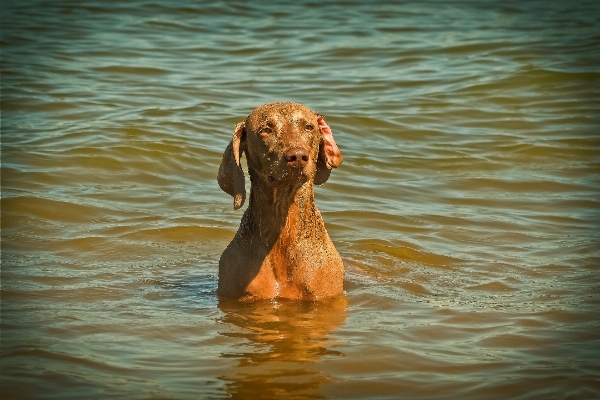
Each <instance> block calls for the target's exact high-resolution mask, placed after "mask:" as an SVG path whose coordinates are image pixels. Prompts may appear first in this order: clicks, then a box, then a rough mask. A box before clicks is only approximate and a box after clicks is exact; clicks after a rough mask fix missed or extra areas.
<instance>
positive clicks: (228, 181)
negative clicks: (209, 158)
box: [217, 121, 246, 210]
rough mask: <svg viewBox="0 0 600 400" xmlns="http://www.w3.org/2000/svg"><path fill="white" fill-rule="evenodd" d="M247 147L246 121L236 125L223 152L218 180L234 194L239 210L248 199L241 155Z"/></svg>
mask: <svg viewBox="0 0 600 400" xmlns="http://www.w3.org/2000/svg"><path fill="white" fill-rule="evenodd" d="M245 149H246V133H245V121H242V122H240V123H239V124H237V125H236V126H235V130H234V131H233V137H232V139H231V142H230V143H229V145H228V146H227V148H226V149H225V152H224V153H223V160H222V161H221V166H220V167H219V174H218V175H217V181H218V182H219V186H220V187H221V189H223V191H224V192H225V193H227V194H229V195H231V196H233V208H234V209H235V210H237V209H238V208H240V207H241V206H243V205H244V201H245V200H246V184H245V181H244V171H243V170H242V166H241V164H240V157H241V155H242V153H243V152H244V151H245Z"/></svg>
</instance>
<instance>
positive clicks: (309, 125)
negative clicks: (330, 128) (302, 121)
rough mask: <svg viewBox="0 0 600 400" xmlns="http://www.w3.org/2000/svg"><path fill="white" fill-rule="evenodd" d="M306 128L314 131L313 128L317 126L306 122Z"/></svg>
mask: <svg viewBox="0 0 600 400" xmlns="http://www.w3.org/2000/svg"><path fill="white" fill-rule="evenodd" d="M304 129H306V130H307V131H312V130H313V129H315V127H314V126H312V125H311V124H306V126H305V127H304Z"/></svg>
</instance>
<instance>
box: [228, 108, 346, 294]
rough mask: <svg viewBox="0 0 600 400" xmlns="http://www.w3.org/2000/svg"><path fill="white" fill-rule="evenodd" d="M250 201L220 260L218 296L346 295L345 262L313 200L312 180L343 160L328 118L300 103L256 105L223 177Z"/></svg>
mask: <svg viewBox="0 0 600 400" xmlns="http://www.w3.org/2000/svg"><path fill="white" fill-rule="evenodd" d="M242 153H246V160H247V163H248V174H249V175H250V183H251V186H250V203H249V205H248V208H247V210H246V212H245V213H244V216H243V217H242V221H241V223H240V227H239V229H238V231H237V234H236V235H235V237H234V238H233V240H232V241H231V243H229V246H227V248H226V249H225V251H224V252H223V254H222V255H221V259H220V260H219V286H218V290H217V294H218V295H220V296H224V297H234V298H239V299H242V300H254V299H265V298H275V297H282V298H289V299H305V300H315V299H318V298H323V297H328V296H333V295H336V294H339V293H341V292H342V282H343V279H344V266H343V264H342V259H341V258H340V256H339V254H338V252H337V250H336V249H335V247H334V246H333V243H332V242H331V239H330V238H329V235H328V234H327V231H326V230H325V225H324V223H323V218H321V214H320V213H319V210H317V206H316V204H315V200H314V188H313V184H317V185H320V184H322V183H324V182H325V181H327V179H328V178H329V174H330V173H331V168H335V167H337V166H338V165H340V164H341V162H342V154H341V153H340V151H339V149H338V147H337V145H336V144H335V141H334V140H333V135H332V133H331V129H330V128H329V126H328V125H327V124H326V123H325V120H324V119H323V116H321V115H319V114H316V113H314V112H313V111H311V110H309V109H308V108H306V107H304V106H303V105H301V104H298V103H271V104H265V105H262V106H260V107H258V108H256V109H255V110H254V111H252V113H251V114H250V115H249V116H248V118H246V119H245V120H244V121H242V122H240V123H239V124H237V125H236V127H235V131H234V133H233V139H232V140H231V142H230V143H229V146H227V148H226V149H225V153H224V154H223V161H222V162H221V167H220V168H219V175H218V177H217V180H218V182H219V186H220V187H221V189H223V191H224V192H226V193H228V194H230V195H231V196H233V198H234V200H233V206H234V208H235V209H236V210H237V209H238V208H240V207H241V206H242V205H243V204H244V200H245V197H246V190H245V185H244V184H245V182H244V173H243V171H242V168H241V166H240V157H241V155H242Z"/></svg>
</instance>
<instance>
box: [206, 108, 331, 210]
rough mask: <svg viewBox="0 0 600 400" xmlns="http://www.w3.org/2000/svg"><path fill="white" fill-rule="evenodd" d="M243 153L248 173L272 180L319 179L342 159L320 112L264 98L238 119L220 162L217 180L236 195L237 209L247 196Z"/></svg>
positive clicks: (270, 182) (271, 183) (299, 180)
mask: <svg viewBox="0 0 600 400" xmlns="http://www.w3.org/2000/svg"><path fill="white" fill-rule="evenodd" d="M242 153H245V154H246V160H247V162H248V169H249V171H250V172H251V174H253V175H254V176H256V177H257V179H259V180H261V181H262V182H265V183H268V184H270V185H279V184H282V183H286V182H288V183H289V182H294V181H295V182H300V183H304V182H306V181H311V180H312V181H313V182H314V183H315V184H317V185H321V184H323V183H325V182H326V181H327V179H328V178H329V174H330V173H331V168H336V167H337V166H338V165H340V164H341V163H342V160H343V158H342V153H341V152H340V150H339V149H338V147H337V145H336V144H335V141H334V140H333V134H332V133H331V128H329V126H328V125H327V123H325V119H324V117H323V116H322V115H320V114H317V113H315V112H313V111H311V110H309V109H308V108H306V107H304V106H303V105H301V104H298V103H270V104H264V105H262V106H260V107H258V108H256V109H255V110H254V111H252V113H250V115H249V116H248V117H247V118H246V119H245V120H244V121H242V122H240V123H239V124H237V125H236V127H235V130H234V132H233V138H232V140H231V142H230V143H229V146H227V149H225V153H224V154H223V161H222V162H221V167H220V168H219V175H218V178H217V180H218V182H219V186H220V187H221V189H223V191H225V192H226V193H228V194H230V195H231V196H233V197H234V208H235V209H236V210H237V209H238V208H240V207H241V206H242V205H243V204H244V200H245V197H246V190H245V185H244V173H243V172H242V168H241V166H240V157H241V155H242Z"/></svg>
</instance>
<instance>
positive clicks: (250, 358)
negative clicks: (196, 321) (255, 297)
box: [219, 295, 347, 399]
mask: <svg viewBox="0 0 600 400" xmlns="http://www.w3.org/2000/svg"><path fill="white" fill-rule="evenodd" d="M346 306H347V300H346V297H345V296H343V295H342V296H338V297H336V298H334V299H330V300H327V301H323V302H293V301H260V302H257V303H254V304H241V303H238V302H235V301H232V300H224V299H222V300H220V301H219V309H220V310H221V311H223V312H224V313H225V316H224V317H222V318H220V322H222V323H225V324H227V325H225V326H224V328H225V330H224V331H220V332H219V334H220V335H224V336H229V337H236V338H243V339H245V342H244V343H243V344H240V345H238V346H236V347H234V348H232V349H230V350H229V351H227V352H224V353H222V354H221V357H227V358H232V359H234V360H236V361H237V366H236V367H234V368H232V369H231V370H230V371H227V374H225V375H224V376H221V377H220V379H222V380H224V381H225V382H227V384H226V386H225V391H226V392H227V393H229V394H230V395H231V398H233V399H250V398H265V399H269V398H271V399H278V398H284V397H286V398H289V397H291V398H296V397H301V398H324V397H323V396H322V395H320V394H319V388H320V386H321V385H322V384H323V383H325V382H327V381H328V380H329V379H330V378H329V377H328V376H327V375H325V374H323V373H322V371H321V370H320V369H319V367H318V365H317V364H315V363H316V362H320V361H323V360H325V359H327V358H330V357H343V356H344V354H343V353H341V352H339V351H336V350H334V349H332V347H335V345H336V341H335V340H332V339H331V338H330V333H332V332H333V331H335V330H336V329H337V328H339V327H340V326H342V325H343V324H344V321H345V320H346ZM232 328H237V329H232Z"/></svg>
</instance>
